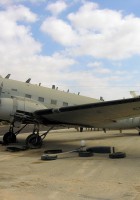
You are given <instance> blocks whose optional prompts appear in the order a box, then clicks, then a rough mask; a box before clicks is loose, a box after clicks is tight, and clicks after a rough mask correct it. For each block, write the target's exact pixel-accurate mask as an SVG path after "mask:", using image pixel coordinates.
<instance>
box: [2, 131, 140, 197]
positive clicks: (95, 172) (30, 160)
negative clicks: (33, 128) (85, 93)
mask: <svg viewBox="0 0 140 200" xmlns="http://www.w3.org/2000/svg"><path fill="white" fill-rule="evenodd" d="M28 135H29V133H25V134H19V135H18V137H17V138H18V145H23V144H24V142H25V138H26V137H27V136H28ZM0 140H2V136H0ZM81 140H84V141H85V143H86V147H93V146H113V147H115V151H119V152H120V151H121V152H125V153H126V157H125V158H122V159H110V158H109V155H108V154H97V153H95V154H94V156H92V157H79V156H78V153H67V154H60V155H58V158H57V159H56V160H52V161H43V160H41V155H42V154H43V153H44V151H45V150H50V149H62V150H63V152H67V151H71V150H73V149H77V148H78V147H80V145H81ZM19 199H20V200H26V199H30V200H56V199H57V200H139V199H140V136H139V135H138V133H137V131H136V130H125V131H123V133H119V131H108V132H107V133H104V132H103V131H84V132H77V131H76V130H75V129H66V130H64V129H63V130H55V131H51V133H49V134H48V136H47V137H46V138H45V140H44V143H43V146H42V148H40V149H30V150H26V151H19V152H9V151H6V146H2V145H0V200H19Z"/></svg>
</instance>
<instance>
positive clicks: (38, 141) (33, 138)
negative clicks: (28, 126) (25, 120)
mask: <svg viewBox="0 0 140 200" xmlns="http://www.w3.org/2000/svg"><path fill="white" fill-rule="evenodd" d="M53 128H54V127H50V128H49V129H48V131H46V132H45V133H43V134H41V135H39V125H38V124H35V127H34V130H33V133H32V134H31V135H29V136H28V137H27V138H26V147H27V148H30V149H36V148H40V147H41V146H42V143H43V140H44V138H45V137H46V135H47V134H48V133H49V131H50V130H52V129H53Z"/></svg>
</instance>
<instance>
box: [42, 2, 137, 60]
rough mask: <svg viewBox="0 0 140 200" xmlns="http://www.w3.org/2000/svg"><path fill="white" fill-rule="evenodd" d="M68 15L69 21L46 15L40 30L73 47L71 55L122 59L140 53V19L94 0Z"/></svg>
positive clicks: (70, 51)
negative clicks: (105, 7) (106, 7)
mask: <svg viewBox="0 0 140 200" xmlns="http://www.w3.org/2000/svg"><path fill="white" fill-rule="evenodd" d="M67 17H68V20H69V23H68V22H67V23H66V21H64V20H62V19H57V18H47V19H46V20H45V21H44V22H43V24H42V26H41V30H42V31H43V32H45V33H47V34H49V35H50V36H51V37H52V38H53V39H54V40H55V41H57V42H58V43H60V44H61V45H63V46H64V47H67V46H69V47H71V48H69V51H68V52H69V53H70V54H71V55H77V56H83V55H90V56H93V57H95V58H107V59H112V60H121V59H126V58H128V57H131V56H133V55H135V54H140V45H139V44H140V37H139V35H140V18H137V17H135V16H133V15H126V16H125V15H123V13H122V12H120V11H115V10H110V9H100V8H99V6H98V5H97V4H95V3H92V2H85V3H84V4H83V5H82V6H81V7H80V8H79V10H78V11H76V12H73V13H70V14H68V16H67ZM130 41H131V42H130ZM73 47H74V48H73Z"/></svg>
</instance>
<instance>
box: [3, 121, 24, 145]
mask: <svg viewBox="0 0 140 200" xmlns="http://www.w3.org/2000/svg"><path fill="white" fill-rule="evenodd" d="M25 126H27V124H26V125H24V126H23V127H22V128H21V129H19V130H18V131H17V132H15V133H14V125H13V124H12V125H11V126H10V128H9V131H8V132H7V133H5V134H4V136H3V143H4V144H6V145H7V144H10V143H16V142H17V139H16V136H17V135H18V134H19V132H20V131H21V130H22V129H24V128H25Z"/></svg>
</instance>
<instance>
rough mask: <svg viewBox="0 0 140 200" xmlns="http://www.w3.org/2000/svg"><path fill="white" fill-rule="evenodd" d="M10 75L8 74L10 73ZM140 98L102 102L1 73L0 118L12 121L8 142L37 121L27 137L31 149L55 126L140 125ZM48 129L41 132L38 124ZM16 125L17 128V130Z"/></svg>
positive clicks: (6, 135)
mask: <svg viewBox="0 0 140 200" xmlns="http://www.w3.org/2000/svg"><path fill="white" fill-rule="evenodd" d="M8 77H9V76H8ZM139 116H140V98H128V99H118V100H112V101H101V100H99V99H94V98H90V97H85V96H81V95H79V94H73V93H70V92H65V91H60V90H58V88H57V89H56V88H55V87H54V86H53V87H52V88H48V87H43V86H41V84H39V85H36V84H31V83H30V81H26V82H21V81H17V80H12V79H9V78H6V77H5V78H2V76H0V120H2V121H7V122H9V123H10V127H9V130H8V132H6V133H5V134H4V136H3V142H4V143H5V144H9V143H15V142H16V137H17V135H18V134H19V133H20V131H21V130H22V129H24V128H25V126H26V125H27V124H34V128H33V131H32V134H30V135H29V136H28V137H27V138H26V145H27V147H29V148H40V147H41V146H42V142H43V140H44V138H45V137H46V135H47V134H48V133H49V132H50V131H51V130H52V129H54V128H55V127H58V126H59V127H63V128H67V127H87V128H98V127H99V128H104V129H105V128H113V129H114V128H115V127H118V128H123V127H124V126H125V127H127V128H128V125H127V124H128V122H129V125H130V127H131V128H132V127H138V128H139V127H140V117H139ZM40 124H43V125H45V126H47V127H49V128H48V130H47V131H46V132H45V133H43V134H41V133H40V127H39V125H40ZM15 128H18V131H16V132H15Z"/></svg>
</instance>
